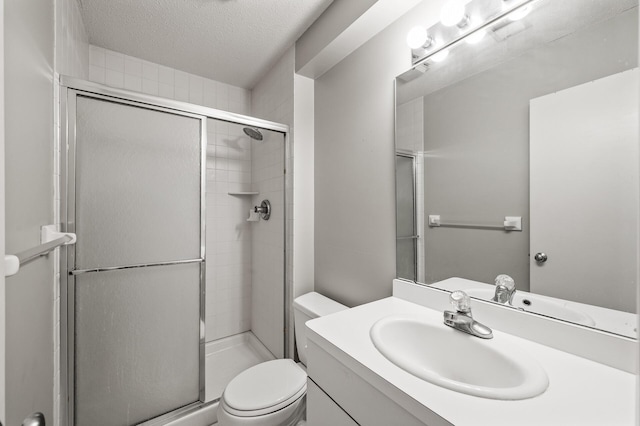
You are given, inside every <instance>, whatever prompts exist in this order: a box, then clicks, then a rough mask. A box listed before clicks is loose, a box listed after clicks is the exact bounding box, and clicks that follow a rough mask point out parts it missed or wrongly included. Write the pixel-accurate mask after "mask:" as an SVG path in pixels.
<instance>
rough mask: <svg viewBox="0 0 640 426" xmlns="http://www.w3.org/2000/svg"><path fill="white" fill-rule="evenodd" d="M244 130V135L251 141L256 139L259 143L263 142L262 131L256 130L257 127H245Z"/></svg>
mask: <svg viewBox="0 0 640 426" xmlns="http://www.w3.org/2000/svg"><path fill="white" fill-rule="evenodd" d="M242 130H244V133H245V134H246V135H247V136H249V137H250V138H251V139H255V140H257V141H261V140H262V133H260V130H258V129H256V128H255V127H245V128H244V129H242Z"/></svg>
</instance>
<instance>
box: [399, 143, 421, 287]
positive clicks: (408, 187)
mask: <svg viewBox="0 0 640 426" xmlns="http://www.w3.org/2000/svg"><path fill="white" fill-rule="evenodd" d="M417 242H418V236H417V235H416V198H415V158H414V157H413V156H410V155H404V154H396V275H397V277H398V278H404V279H407V280H411V281H416V279H417V275H418V266H417V265H418V262H417V260H418V258H417V249H418V248H417Z"/></svg>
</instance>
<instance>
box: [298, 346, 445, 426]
mask: <svg viewBox="0 0 640 426" xmlns="http://www.w3.org/2000/svg"><path fill="white" fill-rule="evenodd" d="M307 343H308V346H307V354H308V365H307V368H308V370H307V373H308V375H309V378H310V380H309V384H310V385H311V386H309V387H308V388H307V424H308V425H309V426H322V425H329V424H330V425H340V426H342V425H345V426H346V425H349V426H350V425H362V426H389V425H403V426H424V425H428V426H448V425H451V423H449V422H447V421H446V420H444V419H443V418H441V417H440V416H438V415H437V414H435V413H433V412H431V413H429V414H428V415H427V416H425V418H424V419H418V418H416V417H414V416H413V415H412V414H411V413H410V412H409V410H407V407H402V406H400V405H399V404H397V403H396V402H394V401H393V400H392V399H390V398H389V397H388V396H386V395H385V394H384V393H382V392H381V391H380V390H379V389H380V387H381V386H385V383H382V382H383V381H382V380H381V383H374V384H372V383H369V382H368V381H366V380H364V379H363V378H362V377H361V376H360V375H359V374H357V372H356V371H357V363H355V362H354V365H349V366H346V365H344V364H343V363H342V362H340V361H339V360H337V359H336V358H335V357H334V356H332V355H331V354H329V353H328V352H327V351H325V350H324V349H322V348H321V347H320V346H318V345H317V344H315V343H314V342H312V341H307ZM361 368H362V367H361ZM385 387H388V385H387V386H385ZM385 391H386V392H390V391H391V392H393V389H385ZM396 391H397V392H399V391H398V390H397V389H396ZM405 399H406V398H405ZM406 403H407V404H415V407H414V408H415V409H419V410H421V411H424V410H425V407H424V406H422V405H421V404H419V403H417V402H415V401H406ZM334 419H335V420H334Z"/></svg>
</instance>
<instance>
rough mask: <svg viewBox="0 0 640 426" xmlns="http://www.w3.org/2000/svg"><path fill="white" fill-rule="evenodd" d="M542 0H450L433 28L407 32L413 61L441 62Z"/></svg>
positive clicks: (417, 62)
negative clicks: (450, 54) (459, 48)
mask: <svg viewBox="0 0 640 426" xmlns="http://www.w3.org/2000/svg"><path fill="white" fill-rule="evenodd" d="M538 1H540V0H471V1H468V2H467V1H466V0H448V1H447V2H446V3H444V5H443V7H442V9H441V10H440V21H439V22H438V23H436V24H434V25H432V26H431V27H429V28H427V29H425V28H424V27H414V28H412V29H411V31H409V34H408V35H407V44H408V45H409V47H410V48H411V64H412V65H413V66H418V65H420V64H421V63H426V62H432V63H433V62H442V61H444V60H445V59H446V58H447V56H448V55H449V51H450V50H451V49H455V48H457V46H459V45H460V44H461V43H463V42H464V43H467V44H470V45H472V44H477V43H480V42H481V41H482V40H484V39H485V38H486V36H487V34H490V33H491V31H494V30H495V28H496V27H495V26H496V24H498V23H499V22H500V21H503V22H504V21H507V22H505V23H504V24H500V25H501V26H500V28H502V27H504V26H505V25H507V24H508V21H517V20H519V19H522V18H524V17H525V16H527V15H528V14H529V13H530V12H531V11H532V10H533V5H534V4H535V3H537V2H538Z"/></svg>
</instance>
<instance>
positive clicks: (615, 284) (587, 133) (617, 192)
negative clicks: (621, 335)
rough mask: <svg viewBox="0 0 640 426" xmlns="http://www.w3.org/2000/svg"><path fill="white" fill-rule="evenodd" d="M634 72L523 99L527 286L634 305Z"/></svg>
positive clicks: (625, 307)
mask: <svg viewBox="0 0 640 426" xmlns="http://www.w3.org/2000/svg"><path fill="white" fill-rule="evenodd" d="M638 75H639V74H638V69H637V68H636V69H634V70H631V71H625V72H622V73H618V74H613V75H610V76H608V77H604V78H601V79H598V80H595V81H593V82H589V83H585V84H581V85H579V86H575V87H572V88H570V89H566V90H562V91H560V92H556V93H553V94H550V95H546V96H543V97H540V98H537V99H533V100H531V102H530V117H531V121H530V133H531V135H530V141H529V147H530V159H529V161H530V177H531V178H530V179H531V180H530V197H531V239H530V253H531V256H530V261H531V269H530V271H531V291H532V292H533V293H538V294H543V295H545V296H553V297H557V298H561V299H568V300H574V301H576V302H581V303H588V304H590V305H598V306H602V307H604V308H609V309H616V310H620V311H626V312H634V311H635V294H636V293H635V292H636V286H635V273H636V262H637V258H636V248H635V246H636V235H637V232H638V229H637V228H638V225H637V217H638V204H637V202H636V201H637V194H638V191H639V188H638V164H637V163H638V126H637V123H638V120H637V117H638V102H637V101H638V97H637V93H638ZM536 253H545V255H546V257H547V259H546V260H544V258H540V257H539V258H538V260H536V258H535V254H536Z"/></svg>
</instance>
